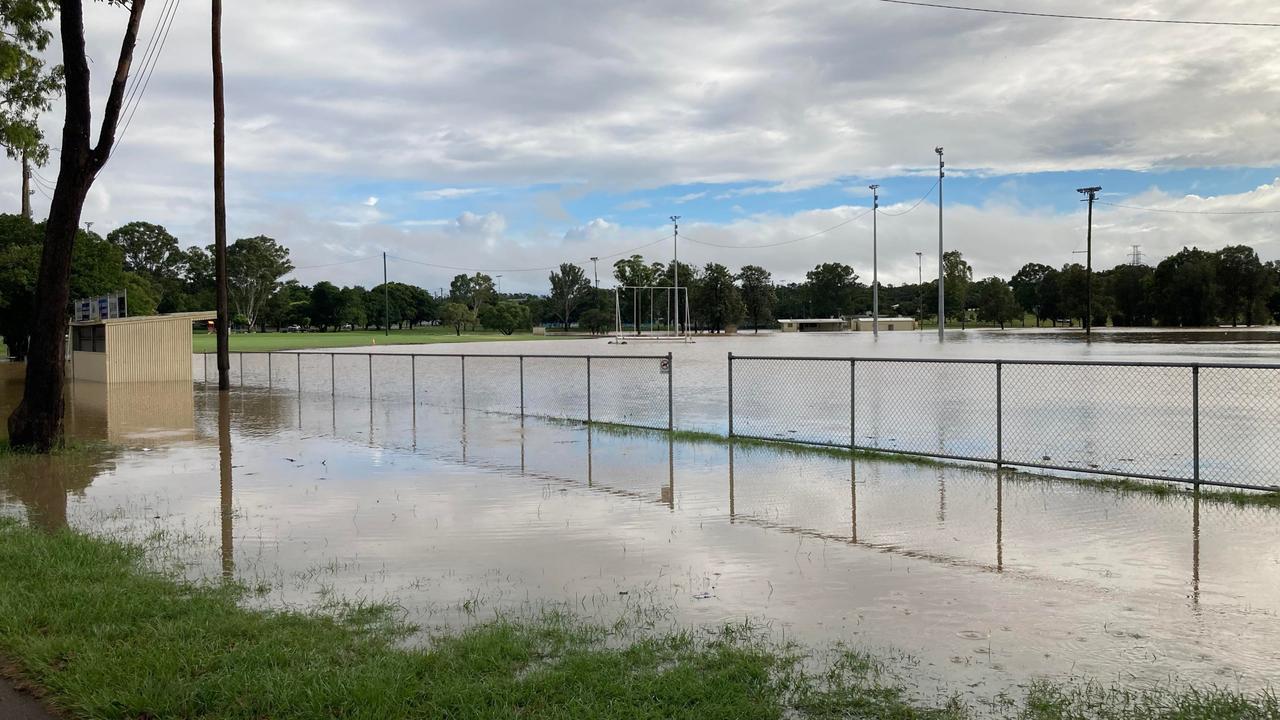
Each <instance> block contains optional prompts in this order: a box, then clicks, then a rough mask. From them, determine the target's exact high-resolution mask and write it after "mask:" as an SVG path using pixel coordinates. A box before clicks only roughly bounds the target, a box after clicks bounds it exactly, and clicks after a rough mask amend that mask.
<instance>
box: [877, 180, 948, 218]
mask: <svg viewBox="0 0 1280 720" xmlns="http://www.w3.org/2000/svg"><path fill="white" fill-rule="evenodd" d="M937 187H938V181H937V180H934V181H933V185H932V186H930V187H929V189H928V191H926V192H925V194H924V195H921V196H920V199H919V200H917V201H916V204H915V205H912V206H911V207H909V208H907V209H906V210H903V211H902V212H899V213H891V212H885V211H884V210H881V211H880V214H881V215H888V216H889V217H902V216H903V215H906V214H907V213H909V212H911V211H912V210H915V209H916V208H918V207H920V203H922V202H924V201H925V200H928V199H929V196H930V195H932V194H933V191H934V190H935V189H937Z"/></svg>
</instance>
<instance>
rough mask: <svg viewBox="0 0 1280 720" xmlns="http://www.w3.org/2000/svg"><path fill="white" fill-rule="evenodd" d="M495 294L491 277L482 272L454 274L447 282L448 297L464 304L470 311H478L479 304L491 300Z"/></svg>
mask: <svg viewBox="0 0 1280 720" xmlns="http://www.w3.org/2000/svg"><path fill="white" fill-rule="evenodd" d="M496 294H497V293H495V292H494V287H493V278H491V277H489V276H488V275H485V274H484V273H476V274H475V275H470V276H468V275H455V276H454V278H453V281H452V282H450V283H449V299H450V300H452V301H453V302H459V303H462V304H464V305H466V306H467V307H469V308H471V310H472V312H478V311H479V310H480V306H481V305H484V304H485V303H487V302H491V301H492V300H493V298H494V296H495V295H496Z"/></svg>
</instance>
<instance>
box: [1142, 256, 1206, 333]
mask: <svg viewBox="0 0 1280 720" xmlns="http://www.w3.org/2000/svg"><path fill="white" fill-rule="evenodd" d="M1217 265H1218V264H1217V261H1216V259H1215V258H1214V256H1213V255H1212V254H1210V253H1207V252H1205V251H1204V250H1199V249H1197V248H1191V249H1187V248H1183V249H1182V250H1180V251H1178V253H1176V254H1174V255H1170V256H1169V257H1167V258H1165V259H1164V260H1161V261H1160V264H1159V265H1157V266H1156V270H1155V275H1154V278H1153V283H1154V285H1155V299H1156V304H1155V307H1156V319H1157V320H1159V321H1160V324H1161V325H1166V326H1170V327H1196V326H1203V325H1210V324H1212V323H1213V322H1214V321H1215V318H1216V315H1215V312H1214V311H1215V309H1216V308H1217V307H1218V292H1219V288H1218V278H1217Z"/></svg>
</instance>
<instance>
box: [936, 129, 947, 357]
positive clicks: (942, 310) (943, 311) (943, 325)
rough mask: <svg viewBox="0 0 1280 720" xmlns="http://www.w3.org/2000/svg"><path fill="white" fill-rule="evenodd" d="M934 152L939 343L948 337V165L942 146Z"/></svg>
mask: <svg viewBox="0 0 1280 720" xmlns="http://www.w3.org/2000/svg"><path fill="white" fill-rule="evenodd" d="M933 151H934V152H936V153H938V342H945V341H946V339H947V336H946V335H945V334H944V333H943V331H945V330H946V329H947V290H946V277H945V268H944V267H943V262H942V256H943V250H942V178H944V177H946V175H947V174H946V173H945V172H944V171H943V168H944V167H946V166H947V164H946V163H944V162H943V161H942V146H941V145H939V146H938V147H936V148H934V149H933Z"/></svg>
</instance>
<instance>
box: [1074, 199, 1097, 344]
mask: <svg viewBox="0 0 1280 720" xmlns="http://www.w3.org/2000/svg"><path fill="white" fill-rule="evenodd" d="M1101 189H1102V188H1101V187H1087V188H1076V192H1078V193H1080V194H1081V195H1085V196H1087V197H1086V199H1084V200H1081V201H1080V202H1087V203H1089V224H1088V229H1087V230H1086V231H1085V237H1086V241H1085V242H1086V245H1085V258H1086V259H1085V263H1086V265H1085V272H1084V277H1085V285H1087V286H1088V287H1087V288H1086V290H1085V298H1086V300H1085V306H1084V339H1085V340H1086V341H1089V340H1092V339H1093V201H1094V200H1097V199H1098V191H1099V190H1101Z"/></svg>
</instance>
